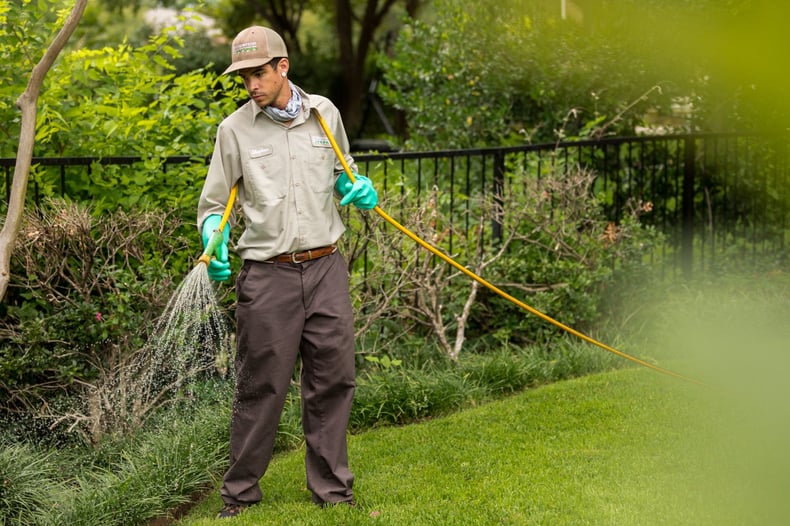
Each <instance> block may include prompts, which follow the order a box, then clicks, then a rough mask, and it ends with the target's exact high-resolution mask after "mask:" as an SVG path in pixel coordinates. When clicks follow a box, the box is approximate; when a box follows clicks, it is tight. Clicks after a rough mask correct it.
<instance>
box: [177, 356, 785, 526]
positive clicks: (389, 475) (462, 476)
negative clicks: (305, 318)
mask: <svg viewBox="0 0 790 526" xmlns="http://www.w3.org/2000/svg"><path fill="white" fill-rule="evenodd" d="M725 400H731V398H730V397H728V396H720V391H719V390H718V389H717V388H705V387H699V386H696V385H693V384H690V383H686V382H682V381H679V380H675V379H673V378H670V377H666V376H662V375H659V374H656V373H654V372H652V371H649V370H646V369H628V370H623V371H617V372H612V373H606V374H598V375H593V376H589V377H585V378H580V379H576V380H572V381H565V382H560V383H557V384H553V385H548V386H545V387H542V388H539V389H533V390H529V391H526V392H524V393H522V394H519V395H516V396H513V397H511V398H508V399H505V400H503V401H498V402H493V403H490V404H486V405H484V406H480V407H477V408H473V409H470V410H465V411H462V412H459V413H457V414H454V415H452V416H449V417H446V418H439V419H435V420H431V421H427V422H424V423H420V424H415V425H409V426H404V427H392V428H382V429H377V430H373V431H369V432H365V433H362V434H359V435H355V436H352V437H351V438H350V456H351V463H352V465H351V467H352V469H353V471H354V472H355V475H356V478H357V480H356V484H355V494H356V499H357V501H358V506H357V508H355V509H349V508H346V507H337V508H333V509H324V510H322V509H319V508H317V507H315V506H314V505H312V504H311V503H310V496H309V492H308V491H307V489H306V487H305V485H304V468H303V451H295V452H292V453H287V454H283V455H281V456H278V457H277V458H276V459H275V461H274V462H273V463H272V465H271V467H270V469H269V472H268V473H267V474H266V475H265V476H264V478H263V479H262V489H263V492H264V500H263V502H262V503H261V504H260V505H258V506H256V507H253V508H250V509H249V510H247V511H246V512H245V513H244V514H243V515H242V516H240V517H238V518H236V519H231V520H224V521H215V520H214V519H213V517H214V515H215V514H216V512H217V510H218V509H219V507H220V505H221V503H220V500H219V496H218V492H217V491H213V492H212V493H211V494H210V495H209V497H208V498H207V499H205V500H204V501H203V502H201V503H200V504H199V505H198V506H197V507H195V508H194V509H193V510H192V511H191V513H190V514H189V515H188V516H186V517H184V518H183V519H182V520H181V521H180V522H179V524H181V525H207V524H216V523H226V524H249V525H252V524H255V525H260V524H299V525H312V524H315V525H330V524H331V525H336V524H344V525H353V524H376V525H406V524H408V525H411V526H413V525H421V524H425V525H437V524H438V525H454V524H458V525H470V524H481V525H490V524H514V525H515V524H541V525H543V524H551V525H556V524H569V525H578V524H606V525H609V524H618V525H620V524H625V525H632V524H633V525H643V524H668V525H681V524H688V525H701V524H710V525H726V524H760V525H765V524H780V523H782V521H781V520H780V519H781V518H786V517H788V516H790V507H788V505H787V504H785V500H786V498H785V493H786V489H787V488H788V487H790V486H788V481H790V475H788V471H787V470H784V469H781V468H783V467H784V466H786V465H787V459H788V458H790V455H788V453H787V452H786V451H784V449H786V447H787V446H786V444H790V441H786V440H782V439H786V438H787V433H786V432H784V431H783V429H784V428H785V427H786V426H779V428H778V429H777V428H773V427H771V426H770V425H769V427H767V428H765V429H764V430H765V431H767V432H768V433H767V434H769V435H770V436H771V439H770V440H767V441H766V442H765V444H766V447H762V445H760V442H759V439H758V437H762V436H763V435H764V434H765V433H762V432H760V433H755V434H753V433H751V432H750V430H752V429H755V428H754V426H753V425H752V424H754V423H755V422H756V421H757V420H756V419H755V420H754V421H750V424H749V425H743V424H741V422H742V420H743V417H748V412H749V408H748V407H747V408H745V409H746V411H745V412H742V411H741V410H740V409H744V408H739V410H732V404H730V403H729V402H724V401H725ZM771 444H773V445H771ZM782 444H785V445H784V446H783V445H782Z"/></svg>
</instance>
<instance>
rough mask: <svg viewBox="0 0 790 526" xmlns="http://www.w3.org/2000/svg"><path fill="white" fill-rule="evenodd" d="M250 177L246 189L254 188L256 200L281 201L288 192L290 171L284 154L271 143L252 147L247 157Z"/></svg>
mask: <svg viewBox="0 0 790 526" xmlns="http://www.w3.org/2000/svg"><path fill="white" fill-rule="evenodd" d="M246 167H247V174H246V175H248V177H245V183H246V184H245V189H246V190H250V189H251V190H252V192H253V193H254V195H255V199H256V201H258V202H260V203H262V204H267V203H272V202H277V201H281V200H283V199H284V198H285V196H286V194H287V192H288V171H287V167H286V164H285V159H284V158H283V156H282V155H276V154H275V152H274V148H273V147H272V146H271V145H262V146H258V147H255V148H251V149H250V150H249V152H248V156H247V159H246Z"/></svg>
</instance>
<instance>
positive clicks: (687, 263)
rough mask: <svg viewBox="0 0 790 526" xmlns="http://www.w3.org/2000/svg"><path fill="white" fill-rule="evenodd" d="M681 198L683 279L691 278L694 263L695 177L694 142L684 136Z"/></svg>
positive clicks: (689, 137)
mask: <svg viewBox="0 0 790 526" xmlns="http://www.w3.org/2000/svg"><path fill="white" fill-rule="evenodd" d="M683 149H684V157H683V196H682V200H681V233H680V236H681V237H680V265H681V269H682V271H683V276H684V277H685V278H690V277H691V270H692V264H693V262H694V183H695V179H696V175H697V163H696V157H697V154H696V142H695V140H694V137H692V136H686V138H685V140H684V142H683Z"/></svg>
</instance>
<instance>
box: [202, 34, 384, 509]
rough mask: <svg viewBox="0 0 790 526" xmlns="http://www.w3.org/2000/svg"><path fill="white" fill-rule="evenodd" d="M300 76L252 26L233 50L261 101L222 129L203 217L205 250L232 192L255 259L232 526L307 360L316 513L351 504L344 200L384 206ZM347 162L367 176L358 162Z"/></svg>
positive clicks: (231, 488)
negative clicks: (341, 156)
mask: <svg viewBox="0 0 790 526" xmlns="http://www.w3.org/2000/svg"><path fill="white" fill-rule="evenodd" d="M289 66H290V63H289V61H288V51H287V50H286V47H285V43H284V42H283V40H282V38H281V37H280V36H279V35H278V34H277V33H276V32H274V31H272V30H271V29H269V28H265V27H259V26H254V27H250V28H247V29H245V30H244V31H242V32H241V33H239V34H238V35H237V36H236V38H235V39H234V40H233V43H232V49H231V65H230V66H229V67H228V68H227V69H226V70H225V74H227V73H232V72H236V73H238V74H239V75H241V78H242V79H243V81H244V86H245V88H246V89H247V93H248V94H249V97H250V100H249V101H248V102H247V103H246V104H244V105H243V106H241V107H240V108H239V109H238V110H236V111H235V112H234V113H233V114H232V115H230V116H229V117H227V118H226V119H225V120H224V121H223V122H222V123H221V124H220V125H219V128H218V130H217V137H216V143H215V146H214V153H213V156H212V158H211V164H210V166H209V169H208V174H207V176H206V180H205V184H204V186H203V192H202V194H201V196H200V202H199V204H198V217H197V219H198V225H199V226H200V230H201V236H202V239H203V244H204V246H205V245H206V244H207V243H208V239H209V237H210V236H211V233H212V232H213V231H215V230H216V229H217V227H218V226H219V223H220V217H221V214H222V213H223V211H224V209H225V207H226V205H227V202H228V198H229V197H228V196H229V193H230V191H231V188H232V187H233V186H234V185H238V203H237V205H238V206H237V210H238V209H240V211H241V216H243V225H244V231H243V233H242V234H241V236H240V237H239V239H238V242H237V243H236V251H237V252H238V254H239V255H240V256H241V258H242V260H243V265H242V268H241V271H240V272H239V275H238V277H237V279H236V296H237V310H236V321H237V338H236V341H237V353H236V361H235V368H236V388H235V393H234V404H233V413H232V416H231V431H230V467H229V468H228V470H227V472H226V473H225V476H224V478H223V484H222V489H221V496H222V500H223V503H224V507H223V508H222V510H221V511H220V513H219V517H220V518H225V517H233V516H236V515H238V514H239V513H241V511H243V510H244V508H246V507H247V506H249V505H252V504H255V503H257V502H259V501H260V500H261V498H262V493H261V489H260V486H259V480H260V478H261V477H262V476H263V474H264V472H265V471H266V469H267V467H268V465H269V461H270V459H271V456H272V449H273V446H274V439H275V434H276V432H277V425H278V422H279V419H280V415H281V413H282V409H283V405H284V403H285V398H286V394H287V392H288V387H289V384H290V381H291V378H292V376H293V372H294V367H295V365H296V362H297V357H300V358H301V373H300V374H301V389H302V392H301V394H302V425H303V429H304V435H305V442H306V447H307V451H306V454H305V469H306V476H307V487H308V488H309V489H310V491H311V492H312V499H313V502H315V503H316V504H318V505H321V506H325V505H328V504H338V503H347V504H353V500H352V497H353V493H352V485H353V481H354V476H353V475H352V473H351V471H350V470H349V466H348V454H347V446H346V429H347V426H348V419H349V415H350V412H351V403H352V398H353V395H354V388H355V381H354V326H353V313H352V309H351V301H350V298H349V284H348V271H347V265H346V263H345V261H344V259H343V256H342V255H341V254H340V253H339V252H338V251H337V245H336V242H337V240H338V238H339V237H340V236H341V235H342V234H343V232H344V230H345V227H344V226H343V223H342V221H341V218H340V215H339V213H338V211H337V206H336V204H335V201H334V197H335V193H337V195H338V196H339V197H341V198H342V199H341V201H340V204H341V205H347V204H349V203H353V204H354V205H355V206H357V207H359V208H362V209H370V208H373V207H375V206H376V204H377V202H378V197H377V194H376V191H375V190H374V189H373V186H372V185H371V182H370V180H369V179H368V178H366V177H364V176H361V175H357V174H355V182H354V183H353V184H352V183H351V182H350V180H349V177H348V175H347V174H345V173H344V172H343V169H342V166H341V164H340V162H339V161H338V160H337V159H336V158H335V156H334V153H333V150H332V148H331V145H330V143H329V140H328V138H327V137H326V135H325V134H324V133H323V131H322V128H321V127H320V125H319V123H318V120H317V119H316V117H315V115H313V112H315V111H316V110H317V111H318V112H320V115H321V116H322V117H323V118H324V120H325V121H326V123H327V125H328V127H329V129H330V130H331V133H332V135H334V137H335V139H336V141H337V143H338V145H339V146H340V148H341V149H342V150H343V151H346V152H347V151H348V138H347V137H346V133H345V130H344V128H343V123H342V120H341V118H340V114H339V112H338V110H337V108H335V106H334V105H333V104H332V103H331V102H330V101H329V100H328V99H326V98H325V97H321V96H319V95H309V94H307V93H305V92H304V91H303V90H302V89H300V88H299V87H297V86H296V85H294V84H293V83H292V82H291V81H290V80H288V71H289ZM346 161H347V162H348V164H349V166H350V167H351V169H352V170H354V171H355V170H356V165H355V164H354V160H353V158H352V157H351V156H350V155H348V154H346ZM333 190H334V191H333ZM232 220H233V219H232ZM223 234H224V242H223V243H222V244H221V245H220V246H219V247H218V248H217V250H216V251H215V254H214V258H213V259H212V260H211V263H210V264H209V266H208V273H209V277H211V279H213V280H216V281H224V280H227V279H228V278H229V277H230V274H231V271H230V265H229V263H228V247H227V243H228V239H229V227H228V226H227V225H226V227H225V229H224V232H223Z"/></svg>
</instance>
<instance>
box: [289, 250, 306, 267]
mask: <svg viewBox="0 0 790 526" xmlns="http://www.w3.org/2000/svg"><path fill="white" fill-rule="evenodd" d="M299 254H304V252H291V263H293V264H297V263H304V262H305V261H307V259H310V251H309V250H308V251H307V259H297V258H296V256H298V255H299Z"/></svg>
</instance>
